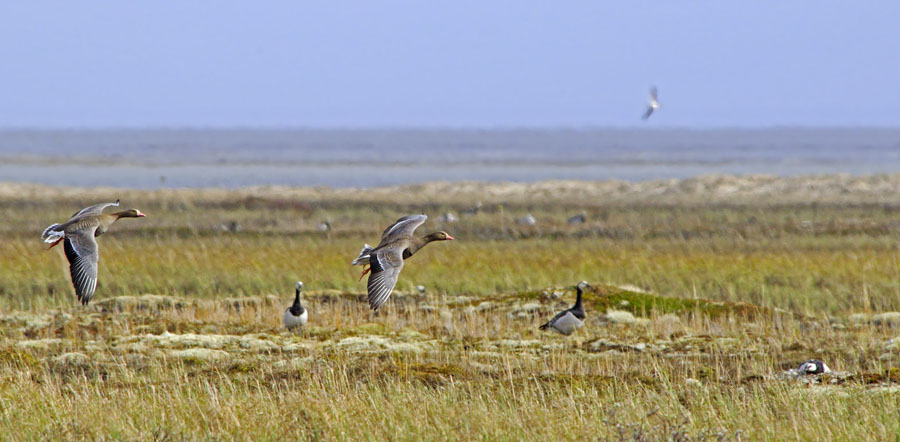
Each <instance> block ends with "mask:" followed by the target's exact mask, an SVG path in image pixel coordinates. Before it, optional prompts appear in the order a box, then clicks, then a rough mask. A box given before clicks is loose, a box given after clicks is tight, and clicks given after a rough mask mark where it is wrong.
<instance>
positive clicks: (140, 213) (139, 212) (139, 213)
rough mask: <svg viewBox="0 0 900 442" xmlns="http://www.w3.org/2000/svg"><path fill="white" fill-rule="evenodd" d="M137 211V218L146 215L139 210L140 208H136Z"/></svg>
mask: <svg viewBox="0 0 900 442" xmlns="http://www.w3.org/2000/svg"><path fill="white" fill-rule="evenodd" d="M137 213H138V218H140V217H144V216H147V214H146V213H144V212H141V211H140V210H138V211H137Z"/></svg>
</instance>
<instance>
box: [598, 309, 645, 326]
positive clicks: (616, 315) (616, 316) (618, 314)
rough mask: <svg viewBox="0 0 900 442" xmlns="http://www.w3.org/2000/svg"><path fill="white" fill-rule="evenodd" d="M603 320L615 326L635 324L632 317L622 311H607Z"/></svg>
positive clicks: (629, 313)
mask: <svg viewBox="0 0 900 442" xmlns="http://www.w3.org/2000/svg"><path fill="white" fill-rule="evenodd" d="M604 318H605V319H606V320H607V321H609V322H613V323H616V324H634V323H635V322H637V320H636V319H635V317H634V315H633V314H631V312H626V311H623V310H607V311H606V315H605V316H604Z"/></svg>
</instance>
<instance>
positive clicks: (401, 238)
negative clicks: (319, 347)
mask: <svg viewBox="0 0 900 442" xmlns="http://www.w3.org/2000/svg"><path fill="white" fill-rule="evenodd" d="M427 219H428V217H427V216H426V215H409V216H404V217H402V218H400V219H398V220H397V221H395V222H394V223H393V224H391V225H390V226H388V228H387V229H385V231H384V233H382V234H381V242H380V243H378V245H377V246H375V247H372V246H370V245H368V244H366V245H365V246H363V248H362V250H361V251H360V253H359V256H358V257H357V258H356V259H354V260H353V262H352V264H353V265H362V266H365V265H369V266H370V268H368V269H365V270H363V272H362V275H360V279H362V277H363V276H365V274H366V273H368V272H369V271H371V272H372V273H371V274H370V275H369V281H368V283H367V284H366V291H367V292H368V300H369V306H370V307H371V308H372V309H373V310H375V311H378V309H379V308H381V306H382V305H384V303H385V302H387V300H388V298H389V297H390V296H391V292H392V291H393V290H394V286H396V285H397V278H398V277H399V276H400V271H401V270H403V261H404V260H406V259H409V258H410V257H411V256H413V254H415V253H416V252H417V251H419V250H420V249H421V248H422V247H425V246H426V245H428V243H430V242H432V241H447V240H452V239H453V237H452V236H450V234H448V233H447V232H434V233H431V234H429V235H425V236H423V237H416V236H414V233H415V231H416V229H417V228H418V227H419V226H421V225H422V224H424V223H425V220H427Z"/></svg>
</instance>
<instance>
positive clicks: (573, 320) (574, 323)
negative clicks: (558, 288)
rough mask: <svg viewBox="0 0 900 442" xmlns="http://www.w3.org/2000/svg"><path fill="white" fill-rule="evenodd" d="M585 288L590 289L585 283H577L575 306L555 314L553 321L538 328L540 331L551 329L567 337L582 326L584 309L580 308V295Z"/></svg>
mask: <svg viewBox="0 0 900 442" xmlns="http://www.w3.org/2000/svg"><path fill="white" fill-rule="evenodd" d="M587 287H590V285H589V284H588V283H587V282H585V281H581V282H579V283H578V285H576V286H575V290H576V292H577V294H576V297H575V305H573V306H572V308H570V309H567V310H563V311H561V312H559V313H557V314H556V316H554V317H553V319H551V320H549V321H547V322H546V323H545V324H544V325H542V326H540V327H539V328H540V329H541V330H546V329H548V328H552V329H553V330H554V331H556V332H558V333H561V334H564V335H566V336H568V335H571V334H572V333H574V332H575V330H577V329H579V328H580V327H581V326H582V325H584V308H583V307H582V306H581V295H582V293H583V292H584V289H585V288H587Z"/></svg>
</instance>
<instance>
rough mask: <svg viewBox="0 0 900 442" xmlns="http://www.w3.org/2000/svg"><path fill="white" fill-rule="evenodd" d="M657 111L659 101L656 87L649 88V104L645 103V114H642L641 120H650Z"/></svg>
mask: <svg viewBox="0 0 900 442" xmlns="http://www.w3.org/2000/svg"><path fill="white" fill-rule="evenodd" d="M657 109H659V99H657V92H656V86H653V87H652V88H650V102H649V103H647V112H645V113H644V117H643V118H642V119H643V120H646V119H648V118H650V115H651V114H653V111H655V110H657Z"/></svg>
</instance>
